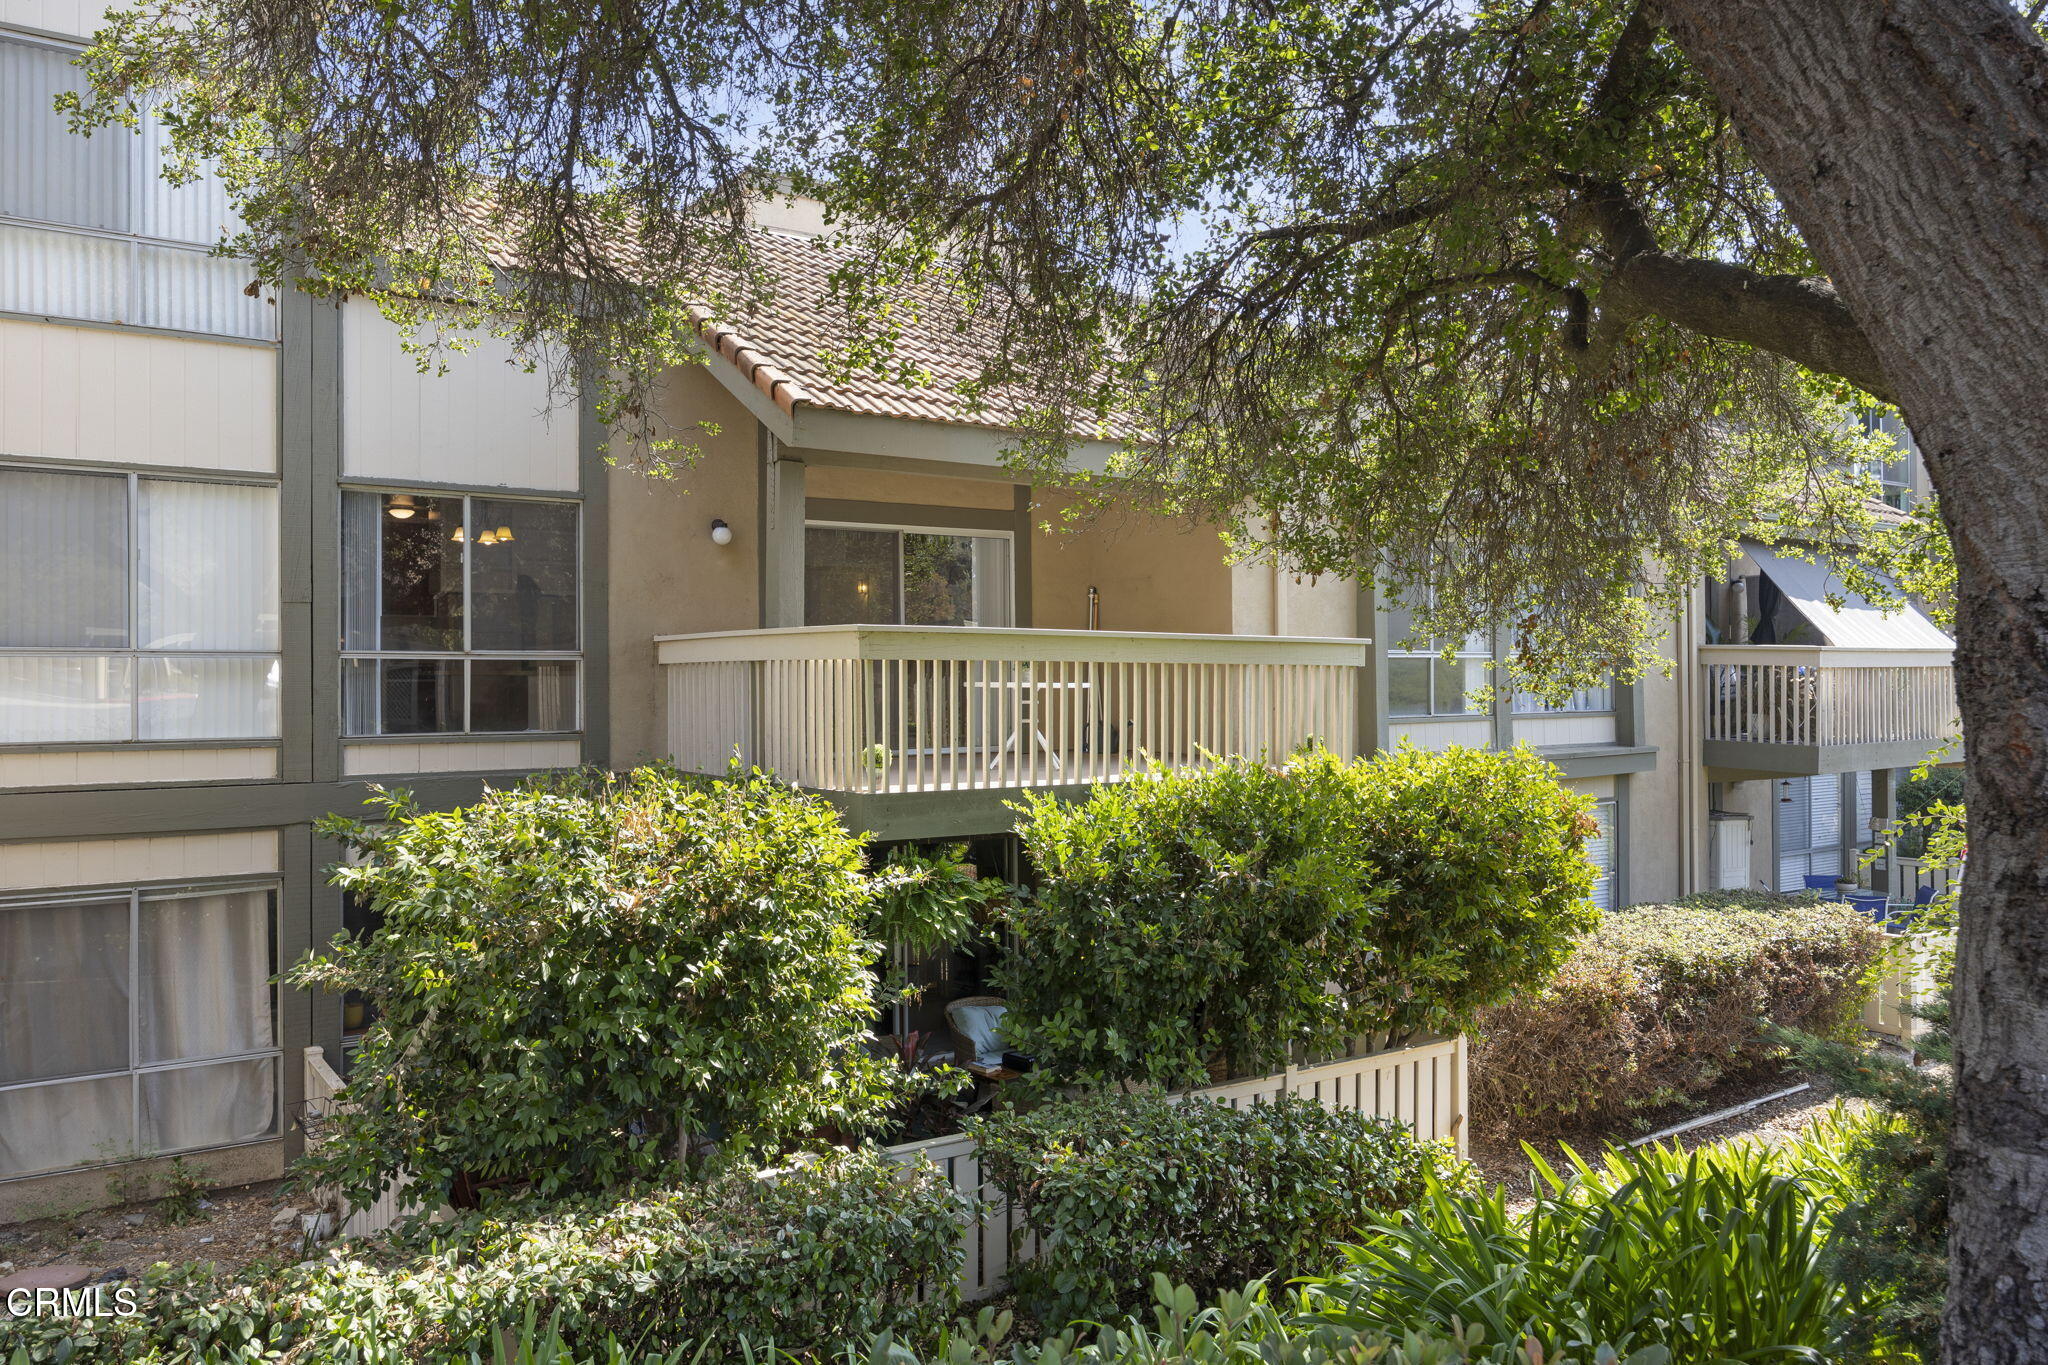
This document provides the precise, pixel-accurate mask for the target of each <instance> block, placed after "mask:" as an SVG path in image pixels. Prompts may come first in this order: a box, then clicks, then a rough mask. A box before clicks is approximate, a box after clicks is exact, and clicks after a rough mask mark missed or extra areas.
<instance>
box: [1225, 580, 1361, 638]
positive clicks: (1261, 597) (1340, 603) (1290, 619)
mask: <svg viewBox="0 0 2048 1365" xmlns="http://www.w3.org/2000/svg"><path fill="white" fill-rule="evenodd" d="M1230 614H1231V630H1232V633H1234V634H1237V635H1323V636H1342V637H1347V638H1348V637H1351V636H1355V635H1357V634H1358V585H1357V584H1356V583H1355V582H1353V581H1352V580H1351V579H1348V578H1339V577H1336V576H1335V575H1331V574H1325V575H1323V576H1322V577H1320V578H1312V577H1310V576H1308V575H1307V574H1298V573H1294V572H1293V571H1291V570H1289V569H1285V568H1281V567H1278V566H1276V565H1272V564H1260V563H1250V562H1246V563H1239V564H1233V565H1232V566H1231V567H1230Z"/></svg>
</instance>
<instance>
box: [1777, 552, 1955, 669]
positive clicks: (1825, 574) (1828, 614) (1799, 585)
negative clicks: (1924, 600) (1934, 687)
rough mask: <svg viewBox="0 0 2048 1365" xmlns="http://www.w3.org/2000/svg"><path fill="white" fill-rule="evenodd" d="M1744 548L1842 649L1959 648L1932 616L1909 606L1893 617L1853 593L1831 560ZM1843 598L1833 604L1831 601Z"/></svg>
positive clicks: (1830, 641) (1779, 587) (1804, 614)
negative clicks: (1790, 556) (1816, 561)
mask: <svg viewBox="0 0 2048 1365" xmlns="http://www.w3.org/2000/svg"><path fill="white" fill-rule="evenodd" d="M1742 548H1743V549H1744V550H1745V551H1746V552H1747V553H1748V554H1749V557H1750V558H1751V559H1754V560H1755V561H1756V562H1757V567H1759V568H1761V569H1762V570H1763V571H1764V572H1765V573H1767V574H1769V575H1770V577H1771V581H1772V582H1773V583H1775V584H1777V585H1778V591H1779V592H1782V593H1784V594H1785V596H1787V597H1789V598H1791V599H1792V601H1793V602H1794V603H1795V604H1797V606H1798V607H1799V612H1800V614H1801V615H1802V616H1804V617H1805V618H1806V619H1807V620H1808V621H1810V622H1812V623H1813V627H1814V629H1815V630H1818V631H1819V632H1820V633H1821V634H1822V635H1823V636H1825V637H1826V639H1827V642H1828V643H1829V644H1830V645H1833V646H1835V647H1836V648H1839V649H1954V648H1955V644H1956V642H1955V641H1954V640H1951V639H1950V638H1949V637H1948V635H1947V634H1946V633H1945V632H1944V631H1943V630H1942V628H1941V627H1940V626H1937V625H1935V624H1934V622H1933V620H1932V619H1931V618H1930V617H1929V616H1928V615H1927V613H1926V612H1924V611H1922V610H1920V608H1918V607H1917V606H1914V605H1913V604H1912V603H1911V602H1907V603H1905V604H1904V606H1902V607H1901V608H1900V609H1899V610H1897V611H1894V612H1891V613H1890V614H1889V615H1887V614H1886V613H1884V612H1881V611H1879V610H1878V609H1877V608H1876V607H1875V606H1873V605H1872V604H1871V602H1870V600H1869V599H1868V598H1866V597H1865V596H1863V594H1861V593H1859V592H1855V591H1852V590H1851V589H1850V587H1849V586H1848V584H1846V583H1844V582H1843V581H1842V576H1841V575H1840V574H1838V573H1836V572H1835V569H1834V566H1833V565H1832V564H1830V563H1828V562H1827V559H1826V557H1825V556H1823V557H1822V558H1821V561H1820V562H1819V563H1817V564H1809V563H1808V562H1807V561H1805V560H1803V559H1791V558H1788V557H1786V556H1784V555H1780V554H1774V553H1772V552H1771V551H1770V550H1768V549H1765V548H1764V547H1763V546H1761V545H1757V544H1754V543H1752V542H1749V541H1744V542H1743V544H1742ZM1830 596H1833V597H1836V598H1839V599H1840V601H1841V603H1842V605H1841V606H1840V607H1836V606H1834V605H1832V604H1831V603H1830V602H1829V601H1828V598H1829V597H1830Z"/></svg>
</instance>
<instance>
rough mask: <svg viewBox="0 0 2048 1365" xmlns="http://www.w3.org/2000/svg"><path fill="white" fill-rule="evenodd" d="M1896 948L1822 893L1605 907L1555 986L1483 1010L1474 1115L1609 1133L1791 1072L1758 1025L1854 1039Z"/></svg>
mask: <svg viewBox="0 0 2048 1365" xmlns="http://www.w3.org/2000/svg"><path fill="white" fill-rule="evenodd" d="M1890 947H1891V945H1890V943H1889V941H1888V940H1887V939H1886V937H1885V935H1884V933H1883V931H1882V930H1880V929H1878V928H1877V926H1875V925H1873V924H1872V923H1871V922H1870V920H1869V919H1868V918H1866V917H1865V916H1863V915H1862V914H1860V913H1858V912H1857V911H1854V910H1851V909H1849V908H1848V907H1846V906H1841V905H1823V904H1820V903H1819V901H1818V898H1817V897H1803V898H1799V899H1797V900H1788V899H1787V898H1785V897H1781V896H1772V895H1766V894H1762V893H1757V892H1741V891H1737V892H1710V893H1704V894H1702V895H1698V896H1689V897H1687V898H1686V899H1684V900H1682V901H1679V902H1678V903H1677V904H1675V905H1637V906H1630V907H1629V908H1627V909H1625V910H1617V911H1611V912H1609V913H1607V914H1605V915H1603V916H1601V917H1600V920H1599V923H1598V924H1597V925H1596V926H1595V927H1594V928H1592V929H1591V930H1590V931H1588V932H1587V933H1586V934H1584V935H1583V936H1582V937H1581V938H1580V939H1579V940H1578V941H1577V943H1576V945H1575V946H1574V947H1573V949H1572V951H1571V955H1570V958H1569V959H1568V960H1567V961H1566V962H1565V963H1564V965H1563V966H1562V967H1561V968H1560V969H1559V970H1558V972H1557V974H1556V976H1555V977H1554V978H1552V979H1551V980H1550V981H1548V982H1547V983H1546V984H1543V985H1541V986H1539V987H1537V988H1536V989H1533V990H1530V991H1527V992H1524V993H1522V994H1520V995H1517V996H1515V997H1514V998H1513V999H1510V1000H1506V1001H1503V1002H1501V1003H1499V1004H1497V1005H1495V1006H1493V1007H1492V1008H1490V1009H1488V1010H1485V1011H1483V1012H1482V1013H1481V1015H1480V1017H1479V1021H1478V1025H1477V1028H1476V1030H1475V1039H1474V1042H1473V1048H1472V1109H1473V1114H1474V1117H1475V1120H1476V1121H1477V1122H1478V1123H1479V1124H1480V1125H1481V1126H1482V1127H1484V1128H1487V1129H1489V1130H1493V1131H1512V1132H1515V1133H1521V1134H1528V1133H1536V1132H1559V1131H1565V1130H1568V1129H1571V1128H1576V1127H1581V1126H1584V1125H1589V1124H1612V1123H1614V1122H1617V1121H1619V1120H1623V1119H1626V1118H1627V1117H1628V1116H1629V1115H1630V1114H1631V1113H1633V1112H1635V1111H1638V1110H1641V1109H1644V1108H1648V1107H1653V1106H1658V1105H1666V1104H1671V1103H1674V1102H1677V1101H1682V1100H1685V1099H1688V1098H1690V1097H1692V1096H1695V1095H1699V1094H1701V1093H1703V1092H1705V1091H1707V1090H1710V1089H1711V1088H1712V1087H1713V1086H1715V1085H1716V1084H1718V1083H1720V1082H1721V1081H1724V1080H1727V1079H1729V1078H1730V1077H1734V1076H1740V1075H1744V1074H1747V1073H1753V1072H1756V1071H1759V1070H1762V1069H1764V1068H1767V1067H1774V1066H1779V1065H1782V1063H1783V1060H1784V1054H1785V1049H1784V1047H1783V1045H1782V1044H1780V1043H1779V1042H1777V1041H1776V1040H1774V1039H1773V1038H1772V1037H1771V1036H1770V1035H1769V1034H1767V1033H1765V1032H1763V1031H1762V1030H1761V1029H1760V1027H1759V1024H1760V1023H1768V1024H1776V1025H1779V1026H1783V1027H1789V1028H1801V1029H1806V1030H1809V1031H1812V1032H1816V1033H1826V1034H1829V1035H1831V1036H1840V1035H1841V1034H1843V1033H1844V1032H1845V1031H1853V1030H1854V1028H1855V1024H1856V1021H1857V1018H1858V1014H1859V1011H1860V1010H1861V1009H1862V1007H1863V1002H1864V1001H1865V1000H1867V999H1869V997H1870V992H1871V990H1872V988H1873V987H1874V985H1875V983H1876V979H1877V976H1878V974H1879V973H1880V972H1881V971H1882V970H1883V968H1884V967H1885V965H1886V963H1887V962H1888V961H1889V960H1890Z"/></svg>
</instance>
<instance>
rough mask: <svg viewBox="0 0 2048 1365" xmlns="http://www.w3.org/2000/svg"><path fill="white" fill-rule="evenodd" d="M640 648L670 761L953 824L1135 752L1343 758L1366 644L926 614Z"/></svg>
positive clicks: (1098, 773) (1126, 769)
mask: <svg viewBox="0 0 2048 1365" xmlns="http://www.w3.org/2000/svg"><path fill="white" fill-rule="evenodd" d="M656 649H657V657H658V658H659V660H660V662H661V663H662V665H663V666H664V668H665V670H666V672H667V676H668V734H669V747H670V752H671V754H672V756H673V758H674V759H675V762H676V763H677V765H678V766H679V767H682V768H683V769H685V770H687V771H693V772H705V773H722V772H724V771H725V770H726V767H727V765H728V764H729V763H730V762H731V760H732V757H733V755H734V754H735V753H737V754H738V755H739V757H740V759H741V760H742V762H744V763H748V764H753V765H758V766H760V767H762V768H765V769H769V770H772V771H774V772H775V773H777V774H779V775H780V776H782V777H783V778H784V779H786V780H788V781H791V782H794V783H796V784H797V785H799V786H802V787H808V788H810V789H812V790H815V791H820V792H824V793H827V794H828V795H831V796H833V797H834V799H836V800H839V801H840V802H841V804H842V805H847V806H853V807H857V808H858V809H859V812H860V814H861V816H862V817H863V818H864V819H867V820H868V821H869V823H870V826H871V827H872V825H873V823H874V820H873V818H871V817H875V815H876V806H875V803H876V802H877V801H895V802H898V803H900V802H901V801H902V800H903V799H906V798H925V799H924V800H922V801H918V802H917V803H916V804H917V806H918V808H919V810H920V818H921V819H922V820H923V822H924V823H925V824H929V823H930V821H931V819H932V818H933V817H935V816H937V817H943V816H945V814H946V812H947V810H948V809H949V807H948V805H947V804H945V803H952V804H951V806H950V809H951V811H952V813H953V816H954V823H955V824H956V825H972V824H975V823H977V822H979V823H986V821H987V820H988V819H989V818H990V812H992V811H994V812H999V811H1000V810H1001V803H1002V801H1003V800H1006V799H1010V798H1013V797H1014V796H1016V795H1017V794H1018V793H1019V792H1022V791H1026V790H1034V789H1057V788H1067V787H1085V786H1089V785H1094V784H1099V783H1103V782H1115V781H1119V780H1121V779H1122V778H1124V777H1125V776H1127V775H1129V774H1130V773H1132V772H1134V771H1138V770H1141V769H1142V768H1143V767H1144V766H1145V765H1146V764H1147V763H1149V762H1151V761H1154V760H1157V761H1160V762H1165V763H1170V764H1175V765H1184V764H1200V763H1205V762H1209V761H1213V759H1214V758H1215V757H1216V756H1219V755H1226V756H1227V755H1247V756H1254V755H1259V754H1280V753H1287V752H1289V751H1291V750H1293V749H1295V748H1296V747H1298V746H1300V745H1301V744H1303V743H1306V742H1308V741H1310V740H1316V741H1319V742H1321V743H1322V744H1324V745H1326V746H1327V747H1329V748H1330V749H1331V750H1332V751H1333V752H1336V753H1338V754H1342V755H1345V756H1350V755H1353V754H1355V753H1356V752H1357V751H1358V734H1359V730H1358V725H1359V715H1358V679H1359V677H1360V670H1361V669H1362V668H1363V667H1364V666H1365V665H1366V664H1367V663H1369V662H1370V659H1371V652H1372V646H1371V644H1370V643H1369V642H1367V641H1363V640H1342V639H1304V638H1288V637H1281V638H1276V637H1267V636H1243V635H1168V634H1154V633H1111V632H1108V631H1080V630H1003V629H988V628H980V627H974V628H963V627H931V626H803V627H795V628H790V629H783V630H749V631H727V632H721V633H718V634H711V635H677V636H664V637H662V638H660V639H658V640H657V641H656ZM1004 823H1005V824H1007V817H1005V818H1004ZM878 832H882V831H878ZM940 832H948V831H940ZM960 832H966V831H965V829H964V828H963V829H962V830H961V831H960Z"/></svg>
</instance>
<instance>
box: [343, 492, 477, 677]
mask: <svg viewBox="0 0 2048 1365" xmlns="http://www.w3.org/2000/svg"><path fill="white" fill-rule="evenodd" d="M348 497H349V498H350V500H351V501H353V502H355V504H356V505H355V508H354V509H352V510H354V511H355V512H356V513H357V514H356V515H354V516H350V517H348V518H347V519H346V521H345V524H344V530H346V531H348V532H349V534H348V535H346V536H345V537H344V539H343V545H342V560H343V588H342V591H343V593H344V595H345V596H347V597H348V598H349V599H350V600H349V601H347V602H345V603H344V604H343V608H342V610H343V615H344V617H345V619H347V620H348V621H350V622H356V621H366V622H367V621H374V623H375V624H374V628H373V630H374V634H373V638H371V639H368V640H363V639H359V638H357V636H358V634H359V633H358V632H356V631H351V632H350V637H351V638H350V639H349V640H348V647H349V648H350V649H391V650H456V649H461V648H462V536H463V526H462V499H460V498H430V497H427V496H426V495H424V494H420V493H351V494H349V495H348ZM365 499H372V500H374V503H372V504H369V505H366V504H365V503H364V502H363V501H362V500H365ZM371 505H373V506H374V507H375V513H376V514H375V516H374V517H371V516H368V515H364V513H367V512H368V510H369V506H371Z"/></svg>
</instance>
